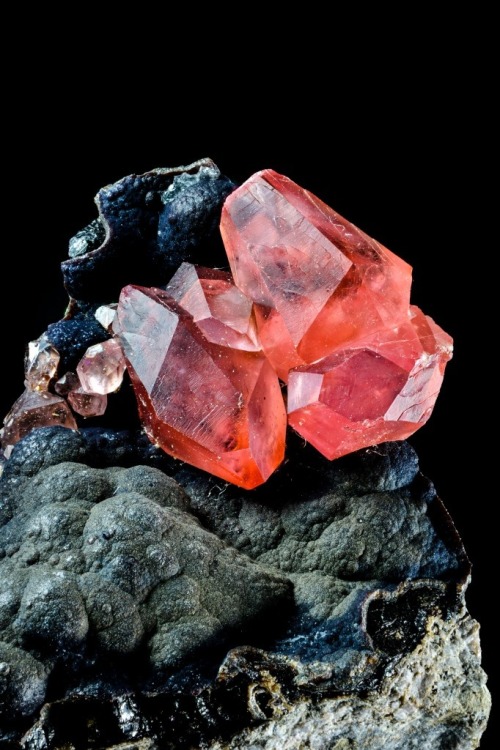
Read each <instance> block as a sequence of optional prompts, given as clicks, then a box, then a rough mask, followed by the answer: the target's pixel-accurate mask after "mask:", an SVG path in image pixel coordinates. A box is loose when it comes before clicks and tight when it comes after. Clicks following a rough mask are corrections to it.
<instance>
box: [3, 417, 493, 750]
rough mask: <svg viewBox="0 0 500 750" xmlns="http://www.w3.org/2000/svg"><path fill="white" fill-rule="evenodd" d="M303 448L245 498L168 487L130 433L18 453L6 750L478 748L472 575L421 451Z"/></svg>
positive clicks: (8, 578)
mask: <svg viewBox="0 0 500 750" xmlns="http://www.w3.org/2000/svg"><path fill="white" fill-rule="evenodd" d="M292 443H293V441H292ZM125 444H126V445H127V446H128V447H127V450H126V451H125V450H124V448H123V446H124V445H125ZM134 445H135V446H136V447H135V452H134V451H133V450H131V448H130V446H134ZM292 453H293V457H294V460H293V461H291V460H290V461H288V462H287V463H286V464H285V466H284V467H283V468H282V469H281V470H280V471H279V472H278V473H277V474H276V475H274V476H273V477H272V478H271V480H270V481H269V482H268V483H266V484H265V485H263V486H262V487H260V488H258V489H257V490H255V491H253V492H251V493H249V492H248V491H245V490H241V489H239V488H237V487H235V486H232V485H229V484H224V483H221V482H220V480H218V479H216V478H215V477H209V476H208V475H206V474H204V473H203V472H201V471H199V470H197V469H193V468H191V467H187V466H181V467H180V468H179V467H178V468H177V471H176V472H175V476H173V477H172V476H167V474H166V473H165V472H164V471H162V470H161V467H162V461H163V460H164V459H163V458H162V456H161V455H159V453H155V452H154V451H152V450H151V447H150V446H148V445H147V444H146V443H141V442H140V441H137V440H135V438H134V436H133V435H130V434H126V433H125V432H122V433H121V434H117V433H109V432H106V431H105V430H102V431H97V432H96V430H88V431H86V430H82V431H81V432H80V433H77V432H74V431H71V430H67V429H64V428H61V427H50V428H43V429H39V430H34V431H32V432H31V433H30V434H29V435H28V436H27V437H25V438H24V439H23V440H21V441H20V442H19V443H18V444H17V445H16V446H15V447H14V451H13V453H12V456H11V458H10V460H9V462H8V463H7V464H6V468H5V471H4V474H3V477H2V479H1V489H2V499H3V500H2V507H3V509H4V519H3V520H4V523H3V526H2V528H1V530H0V548H1V549H2V550H3V552H4V555H3V557H2V559H1V561H0V664H1V666H0V690H1V693H0V695H1V704H0V706H1V710H2V735H0V736H3V739H4V743H6V744H5V747H12V748H16V747H19V746H21V747H23V748H26V749H28V748H29V749H30V750H42V748H51V749H55V748H67V747H75V748H79V747H96V748H111V747H115V746H120V747H123V746H124V745H123V744H120V743H126V745H125V746H126V747H130V748H133V747H136V748H137V749H139V748H167V749H170V748H213V749H214V750H215V748H217V749H218V750H222V748H266V749H269V750H270V749H271V748H282V747H286V748H297V749H299V748H307V747H309V748H325V749H326V748H337V749H338V750H341V748H342V749H343V748H345V749H346V750H347V748H348V749H349V750H378V748H380V750H382V748H384V749H389V750H408V749H410V748H423V747H428V748H452V747H453V748H464V749H465V748H475V747H477V746H478V744H479V739H480V736H481V733H482V732H483V730H484V728H485V725H486V721H487V717H488V713H489V706H490V701H489V694H488V691H487V688H486V676H485V674H484V672H483V670H482V669H481V666H480V648H479V638H478V625H477V623H475V622H474V621H473V620H472V619H471V618H470V616H469V615H468V613H467V610H466V607H465V602H464V592H465V588H466V585H467V582H468V577H469V564H468V561H467V558H466V555H465V553H464V550H463V548H462V545H461V543H460V540H459V538H458V537H457V534H456V532H455V529H454V527H453V524H452V522H451V520H450V518H449V516H448V514H447V512H446V511H445V509H444V507H443V505H442V503H441V501H440V500H439V498H438V497H437V495H436V493H435V490H434V488H433V486H432V484H431V483H430V482H428V481H427V480H426V479H425V478H423V477H422V475H421V474H420V472H419V470H418V461H417V457H416V455H415V452H414V451H413V449H412V448H411V447H410V446H409V444H408V443H405V442H400V443H387V444H383V445H381V446H378V447H377V448H376V449H374V450H365V451H361V452H359V453H357V454H354V455H352V456H349V457H346V458H344V459H339V460H338V461H336V462H333V463H331V462H329V461H327V460H326V459H325V458H323V457H322V456H320V455H319V454H318V453H317V452H316V451H314V450H313V449H312V448H310V447H309V446H304V445H303V444H302V443H301V442H300V441H297V443H296V444H292ZM146 461H147V463H148V464H149V465H144V464H143V463H142V464H141V462H146ZM118 463H120V464H121V466H120V467H117V466H116V465H114V464H118ZM127 464H129V466H127ZM151 464H155V465H156V466H157V467H159V468H155V467H154V466H152V465H151ZM19 743H20V745H19Z"/></svg>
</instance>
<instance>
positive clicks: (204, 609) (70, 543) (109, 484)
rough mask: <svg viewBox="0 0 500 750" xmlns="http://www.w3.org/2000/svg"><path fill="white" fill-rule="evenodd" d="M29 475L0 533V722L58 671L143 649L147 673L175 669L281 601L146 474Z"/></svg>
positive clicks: (162, 478) (283, 587) (66, 466)
mask: <svg viewBox="0 0 500 750" xmlns="http://www.w3.org/2000/svg"><path fill="white" fill-rule="evenodd" d="M32 434H34V433H32ZM66 446H67V447H68V448H69V442H68V443H67V444H66ZM59 447H60V446H59ZM69 452H70V453H71V455H72V457H73V458H75V455H74V452H73V451H72V449H71V448H69ZM29 473H30V469H28V470H27V473H25V474H24V475H22V476H21V477H19V476H18V477H17V479H18V480H19V481H18V482H16V487H17V491H16V493H15V494H14V496H13V497H11V502H12V504H11V511H12V518H11V520H10V521H8V522H7V523H5V524H4V525H3V527H2V528H1V529H0V549H1V550H2V551H3V556H2V559H1V560H0V654H1V657H2V663H3V664H4V665H5V666H4V675H5V685H4V689H3V692H2V696H1V699H0V700H1V703H0V708H2V709H3V711H2V714H3V718H4V719H6V718H8V717H9V718H12V717H15V716H21V715H30V714H32V713H33V712H34V711H35V710H36V709H37V708H39V707H40V706H41V704H42V703H43V700H44V697H45V696H44V693H45V688H46V686H47V680H48V678H49V677H50V675H51V674H53V673H54V670H56V669H58V668H61V665H62V664H66V668H67V669H69V670H71V668H72V667H73V666H74V665H75V663H77V664H78V663H79V664H80V667H81V668H83V667H84V665H85V664H88V663H89V661H92V662H93V664H94V666H95V664H96V663H98V662H99V660H100V659H101V660H102V659H109V658H112V657H113V656H115V655H117V656H119V657H123V656H125V655H128V654H132V653H139V652H140V651H141V650H143V651H144V654H143V657H142V658H143V659H145V660H146V661H149V664H150V666H151V669H155V670H165V669H170V670H171V669H173V668H178V667H179V666H182V664H183V663H184V662H186V661H187V660H188V659H189V658H191V657H192V656H193V654H195V653H196V651H197V650H199V649H200V648H202V647H205V648H208V647H210V648H214V647H220V645H221V643H223V642H224V641H225V640H227V638H228V635H229V634H231V633H232V631H233V630H235V629H236V628H239V629H240V630H241V629H242V628H243V629H244V627H249V626H250V625H251V624H252V623H254V621H255V620H256V619H257V618H258V617H259V616H262V615H263V614H264V613H266V614H267V615H268V616H271V614H270V613H271V611H272V610H275V609H276V608H277V607H282V606H283V604H286V602H287V600H288V599H289V597H290V593H291V588H292V586H291V583H290V582H289V581H288V580H287V579H286V578H285V577H284V576H283V575H281V574H280V573H279V572H278V571H275V570H271V569H270V568H267V567H265V566H263V565H260V564H255V563H254V562H252V561H251V560H250V559H249V558H248V557H247V556H244V555H242V554H240V553H238V552H237V551H236V550H235V549H234V548H232V547H229V546H228V545H227V544H226V543H225V542H223V541H221V540H220V539H218V538H217V537H216V536H214V535H213V534H211V533H210V532H208V531H207V530H205V529H203V528H202V527H201V526H200V524H199V522H198V521H197V520H196V519H195V517H194V516H193V515H192V514H188V513H187V512H186V510H187V508H188V499H187V497H186V495H185V493H184V491H183V490H182V489H181V488H180V487H179V485H178V484H177V483H176V482H175V481H174V480H173V479H170V478H169V477H167V476H166V475H165V474H163V473H162V472H160V471H158V470H157V469H154V468H151V467H147V466H135V467H132V468H129V469H123V468H110V469H94V468H90V467H88V466H86V465H85V464H78V463H72V462H63V463H57V464H56V465H53V466H48V467H47V468H42V469H41V470H39V471H38V472H36V473H33V475H32V476H29ZM8 482H9V476H8V473H7V475H6V477H5V479H4V484H8ZM70 665H72V666H70Z"/></svg>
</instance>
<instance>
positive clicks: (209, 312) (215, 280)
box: [166, 263, 262, 352]
mask: <svg viewBox="0 0 500 750" xmlns="http://www.w3.org/2000/svg"><path fill="white" fill-rule="evenodd" d="M166 291H167V292H168V294H169V295H170V296H171V297H172V298H173V299H174V300H175V301H176V302H178V303H179V305H180V306H181V307H182V308H184V310H186V311H187V312H188V313H190V314H191V315H192V316H193V320H194V321H195V323H196V324H197V326H198V328H199V329H200V330H201V331H203V333H204V335H205V337H206V338H207V339H208V340H209V341H212V342H213V343H214V344H221V345H222V346H230V347H232V348H233V349H243V350H244V351H249V352H256V351H261V349H262V347H261V345H260V343H259V340H258V337H257V326H256V323H255V316H254V314H253V304H252V302H251V301H250V300H249V299H248V297H246V296H245V295H244V294H243V292H241V291H240V290H239V289H238V287H236V286H235V285H234V283H233V280H232V277H231V274H230V273H227V272H225V271H218V270H216V269H213V268H202V267H200V266H194V265H192V264H191V263H183V264H182V265H181V266H180V268H179V270H178V271H177V273H176V274H175V275H174V277H173V278H172V280H171V281H170V282H169V283H168V285H167V288H166Z"/></svg>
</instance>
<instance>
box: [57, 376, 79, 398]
mask: <svg viewBox="0 0 500 750" xmlns="http://www.w3.org/2000/svg"><path fill="white" fill-rule="evenodd" d="M76 388H80V379H79V377H78V375H76V374H75V373H74V372H67V373H66V374H65V375H63V376H62V378H59V380H58V381H57V382H56V383H54V390H55V392H56V393H57V394H58V395H59V396H65V397H66V396H67V395H68V393H69V392H70V391H73V390H75V389H76Z"/></svg>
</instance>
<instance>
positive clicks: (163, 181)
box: [61, 159, 235, 303]
mask: <svg viewBox="0 0 500 750" xmlns="http://www.w3.org/2000/svg"><path fill="white" fill-rule="evenodd" d="M234 188H235V185H234V184H233V183H232V182H231V180H229V179H228V178H227V177H224V176H223V175H221V174H220V172H219V170H218V168H217V167H216V166H215V164H214V163H213V162H212V161H211V160H210V159H201V160H200V161H198V162H195V163H194V164H191V165H189V166H187V167H179V168H175V169H154V170H152V171H151V172H147V173H146V174H143V175H129V176H128V177H124V178H123V179H122V180H119V181H118V182H116V183H114V184H113V185H108V186H107V187H104V188H102V189H101V190H100V191H99V193H98V194H97V197H96V203H97V206H98V209H99V219H97V220H96V221H93V222H92V223H91V224H90V225H89V226H88V227H86V228H85V229H83V230H81V231H80V232H78V234H77V235H76V236H75V237H74V238H73V239H72V240H70V245H69V255H70V257H69V258H68V260H66V261H64V262H63V263H62V265H61V268H62V272H63V277H64V283H65V286H66V289H67V290H68V293H69V295H70V296H71V297H73V298H74V299H76V300H78V301H80V302H81V301H86V302H92V303H97V302H101V303H107V302H111V301H117V300H118V297H119V295H120V291H121V289H122V288H123V287H124V286H126V285H127V284H131V283H134V284H140V285H143V286H153V285H154V286H161V285H162V284H166V283H167V282H168V281H169V279H170V277H171V276H173V274H174V273H175V271H176V270H177V268H178V267H179V265H180V264H181V263H182V262H183V261H191V262H194V263H201V264H203V265H209V266H217V265H220V264H221V262H222V264H223V265H225V264H227V261H226V259H225V253H224V249H223V246H222V241H221V240H220V237H219V235H218V231H217V230H218V224H219V218H220V212H221V208H222V203H223V201H224V199H225V198H226V196H227V195H229V193H230V192H231V191H232V190H234ZM138 253H140V255H138Z"/></svg>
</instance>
